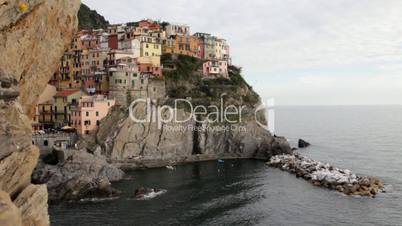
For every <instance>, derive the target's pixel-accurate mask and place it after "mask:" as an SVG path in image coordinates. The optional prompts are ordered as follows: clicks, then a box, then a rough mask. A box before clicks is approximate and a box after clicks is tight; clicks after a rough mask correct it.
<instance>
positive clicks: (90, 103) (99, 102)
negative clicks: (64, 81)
mask: <svg viewBox="0 0 402 226" xmlns="http://www.w3.org/2000/svg"><path fill="white" fill-rule="evenodd" d="M114 105H115V101H114V100H109V99H107V98H106V97H105V96H103V95H95V96H82V97H81V98H80V99H79V100H78V104H77V105H74V106H72V107H71V112H70V124H71V126H72V127H73V128H75V129H76V130H77V132H78V134H89V133H91V132H93V131H96V130H97V129H98V127H99V125H100V122H101V120H102V119H103V118H104V117H106V116H107V114H108V112H109V109H110V108H111V107H112V106H114Z"/></svg>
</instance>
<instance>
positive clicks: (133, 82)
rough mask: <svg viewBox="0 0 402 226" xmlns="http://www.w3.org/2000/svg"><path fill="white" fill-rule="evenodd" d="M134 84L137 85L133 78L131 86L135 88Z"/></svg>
mask: <svg viewBox="0 0 402 226" xmlns="http://www.w3.org/2000/svg"><path fill="white" fill-rule="evenodd" d="M134 86H135V81H134V80H132V81H131V87H133V88H134Z"/></svg>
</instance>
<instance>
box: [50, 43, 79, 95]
mask: <svg viewBox="0 0 402 226" xmlns="http://www.w3.org/2000/svg"><path fill="white" fill-rule="evenodd" d="M80 59H81V52H80V51H73V52H71V51H70V52H65V53H64V55H63V57H62V58H61V61H60V67H59V70H58V71H57V72H56V73H55V74H54V75H53V77H52V79H51V80H50V82H49V83H50V84H51V85H53V86H55V87H56V88H57V89H58V90H63V89H79V88H80V87H81V79H80V77H81V62H80Z"/></svg>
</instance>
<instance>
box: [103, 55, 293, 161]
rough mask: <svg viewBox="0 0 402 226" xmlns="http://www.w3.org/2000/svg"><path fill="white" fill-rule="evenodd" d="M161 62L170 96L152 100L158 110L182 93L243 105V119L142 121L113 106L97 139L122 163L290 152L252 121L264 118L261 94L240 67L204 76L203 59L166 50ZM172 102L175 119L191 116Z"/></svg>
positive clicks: (196, 100)
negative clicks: (220, 76)
mask: <svg viewBox="0 0 402 226" xmlns="http://www.w3.org/2000/svg"><path fill="white" fill-rule="evenodd" d="M162 63H163V64H164V65H168V67H167V68H169V69H166V70H165V71H164V76H165V77H164V80H165V83H166V93H167V94H168V97H166V98H165V99H163V100H159V101H158V102H157V103H151V106H152V108H154V109H159V112H160V113H161V115H164V117H168V111H167V110H166V108H162V106H171V107H174V101H175V100H176V99H182V98H183V99H186V100H189V102H191V104H192V105H193V106H198V105H201V106H210V105H216V106H220V104H222V105H224V106H229V105H236V106H238V105H239V106H240V105H241V106H243V107H244V108H243V114H242V116H241V117H242V120H241V122H240V120H238V122H236V123H229V122H226V121H223V122H214V123H209V122H207V121H205V122H200V121H203V120H201V119H197V120H196V118H195V117H192V118H191V119H189V120H187V121H186V122H184V123H178V122H175V121H169V122H162V123H160V122H156V121H154V122H152V121H150V122H144V123H140V122H134V121H133V120H132V118H131V117H130V116H129V112H128V110H127V109H122V108H114V109H113V111H112V113H111V114H110V115H109V116H108V117H107V118H106V119H104V120H103V121H102V122H101V126H100V129H99V131H98V133H97V134H96V143H97V144H98V145H100V146H101V147H102V151H103V154H104V155H106V156H107V157H108V158H109V160H110V161H111V162H113V163H115V164H117V165H119V166H121V167H122V168H137V167H161V166H166V165H171V164H179V163H183V162H193V161H204V160H214V159H230V158H258V159H268V158H269V157H271V156H273V155H276V154H282V153H290V152H291V149H290V147H289V144H288V143H287V141H286V140H285V139H284V138H280V137H276V136H275V137H274V136H272V135H271V134H270V133H269V132H268V131H266V130H264V129H263V128H262V127H260V126H259V125H258V123H257V122H256V119H255V118H256V117H257V118H258V119H259V121H261V122H265V118H264V113H263V112H258V113H257V114H256V115H255V111H256V107H257V106H258V105H259V103H260V98H259V96H258V95H257V94H256V93H255V92H254V91H253V90H252V88H251V87H250V86H249V85H248V84H247V83H246V82H245V81H244V80H243V78H242V77H241V75H240V71H241V70H240V69H239V68H236V67H234V66H231V67H230V71H229V76H230V79H203V78H202V76H201V71H200V70H201V65H202V61H200V60H198V59H196V58H191V57H186V56H181V55H180V56H177V55H165V56H163V57H162ZM222 101H224V103H221V102H222ZM176 107H177V108H176V109H177V118H178V119H179V120H183V119H187V118H189V117H190V116H191V112H192V111H191V110H189V109H188V107H186V106H176ZM161 109H164V110H161ZM157 112H158V111H156V112H154V113H151V114H157ZM133 114H135V115H136V116H138V117H137V118H144V117H145V116H146V114H147V108H146V107H145V106H138V107H136V109H135V111H134V112H133ZM152 117H153V116H151V118H152ZM232 121H233V120H232Z"/></svg>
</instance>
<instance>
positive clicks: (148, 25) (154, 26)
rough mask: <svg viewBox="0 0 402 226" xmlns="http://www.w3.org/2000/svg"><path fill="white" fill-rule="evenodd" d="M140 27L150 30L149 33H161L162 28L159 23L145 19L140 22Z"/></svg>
mask: <svg viewBox="0 0 402 226" xmlns="http://www.w3.org/2000/svg"><path fill="white" fill-rule="evenodd" d="M138 27H140V28H143V29H144V28H145V29H148V30H149V31H160V30H161V26H160V25H159V23H157V22H155V21H153V20H151V19H144V20H141V21H139V22H138Z"/></svg>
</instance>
